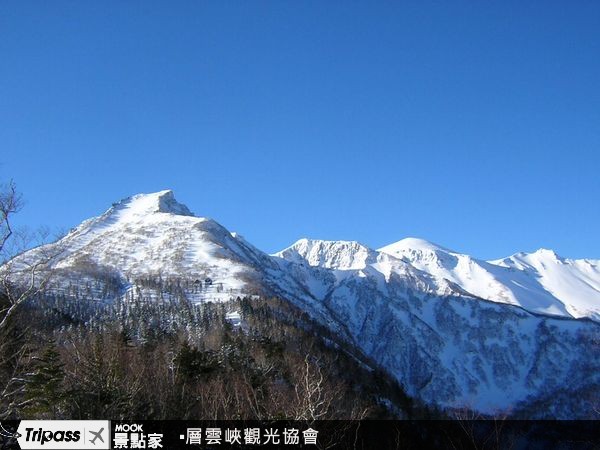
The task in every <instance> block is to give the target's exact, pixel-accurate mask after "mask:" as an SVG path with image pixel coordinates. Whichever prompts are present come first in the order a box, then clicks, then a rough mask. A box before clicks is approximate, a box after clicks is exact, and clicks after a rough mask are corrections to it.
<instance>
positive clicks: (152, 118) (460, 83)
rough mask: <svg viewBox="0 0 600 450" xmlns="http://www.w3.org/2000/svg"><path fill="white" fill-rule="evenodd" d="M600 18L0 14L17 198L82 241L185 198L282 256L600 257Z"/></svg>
mask: <svg viewBox="0 0 600 450" xmlns="http://www.w3.org/2000/svg"><path fill="white" fill-rule="evenodd" d="M599 55H600V3H599V2H597V1H580V2H553V1H544V2H541V1H540V2H519V1H514V2H512V1H503V2H467V1H464V2H460V1H457V2H423V1H418V2H417V1H415V2H339V1H335V2H334V1H331V2H329V1H327V2H322V1H318V2H317V1H314V2H311V1H306V2H304V1H303V2H292V1H283V2H282V1H277V2H275V1H274V2H257V1H237V2H191V1H190V2H152V1H128V2H121V1H113V2H79V1H70V2H58V1H56V2H23V1H4V2H1V3H0V179H2V180H7V179H9V178H12V179H14V180H15V182H16V183H17V184H18V186H19V188H20V190H21V191H22V193H23V195H24V197H25V200H26V207H25V208H24V210H23V211H22V212H21V213H20V214H19V216H18V217H17V218H16V222H17V225H19V226H27V227H30V228H35V227H37V226H40V225H46V226H50V227H53V228H65V227H66V228H68V227H71V226H74V225H76V224H78V223H79V222H80V221H82V220H83V219H85V218H88V217H90V216H93V215H98V214H100V213H102V212H103V211H104V210H105V209H107V208H108V207H109V206H110V204H111V203H112V202H113V201H116V200H118V199H120V198H123V197H126V196H129V195H132V194H135V193H139V192H152V191H157V190H162V189H165V188H170V189H174V190H175V194H176V196H177V198H178V200H180V201H181V202H182V203H185V204H187V205H188V206H189V207H190V209H192V210H193V211H194V212H195V213H196V214H198V215H201V216H208V217H212V218H214V219H216V220H217V221H219V222H221V223H222V224H223V225H225V226H226V227H228V228H229V229H230V230H233V231H239V232H240V233H241V234H243V235H244V236H245V237H246V238H247V239H248V240H250V241H251V242H253V243H254V244H255V245H257V246H258V247H259V248H261V249H263V250H265V251H269V252H272V251H276V250H279V249H281V248H283V247H285V246H287V245H289V244H291V243H292V242H294V241H295V240H296V239H298V238H301V237H305V236H308V237H314V238H322V239H353V240H358V241H361V242H363V243H365V244H367V245H370V246H372V247H375V248H376V247H379V246H382V245H385V244H388V243H391V242H394V241H396V240H399V239H401V238H403V237H407V236H417V237H422V238H425V239H429V240H431V241H434V242H437V243H440V244H442V245H444V246H446V247H450V248H453V249H455V250H457V251H461V252H465V253H470V254H473V255H475V256H478V257H482V258H498V257H501V256H506V255H509V254H511V253H514V252H516V251H520V250H524V251H531V250H535V249H537V248H539V247H547V248H553V249H555V250H556V251H557V252H558V253H559V254H561V255H564V256H568V257H593V258H600V238H599V233H598V231H599V224H600V201H599V200H600V176H599V175H598V172H599V168H600V81H599V80H600V56H599Z"/></svg>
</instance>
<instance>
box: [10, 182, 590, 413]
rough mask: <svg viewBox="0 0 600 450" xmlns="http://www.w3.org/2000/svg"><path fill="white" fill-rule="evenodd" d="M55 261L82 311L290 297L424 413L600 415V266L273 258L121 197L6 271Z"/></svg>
mask: <svg viewBox="0 0 600 450" xmlns="http://www.w3.org/2000/svg"><path fill="white" fill-rule="evenodd" d="M53 253H54V254H56V255H57V256H56V257H55V259H53V260H52V262H51V264H50V266H51V268H52V269H54V270H52V272H53V276H52V279H51V283H50V284H49V285H48V293H47V295H54V296H60V297H61V298H67V299H72V300H74V301H78V302H94V301H100V302H110V301H114V300H116V299H118V298H120V299H124V300H128V299H132V298H137V299H142V300H148V301H153V300H154V299H157V298H160V299H163V300H164V299H167V300H169V299H173V300H186V301H190V302H192V303H197V302H203V301H226V300H227V299H229V298H231V297H237V296H251V295H276V296H279V297H282V298H284V299H286V300H288V301H290V302H293V303H294V304H296V305H297V306H299V307H301V308H303V309H304V310H305V311H306V312H307V313H308V314H309V315H310V316H311V317H313V318H314V319H315V320H317V321H319V322H320V323H321V324H322V325H324V326H326V327H327V328H328V329H329V330H330V331H332V332H333V333H334V334H335V335H336V336H338V337H339V339H340V340H342V341H344V342H345V343H347V344H349V345H350V346H351V347H353V348H355V349H356V351H357V352H361V354H364V355H367V356H369V357H370V358H371V359H372V360H373V361H374V363H375V364H377V365H378V366H380V367H382V368H384V369H385V370H387V371H388V372H389V373H390V374H392V375H393V376H394V377H395V378H396V379H397V380H398V381H399V382H400V383H401V384H402V386H403V387H404V389H405V390H406V391H407V392H408V393H409V394H410V395H412V396H414V397H416V398H418V399H420V400H422V401H425V402H427V403H430V404H437V405H439V406H442V407H447V408H462V407H469V408H473V409H475V410H478V411H481V412H485V413H494V412H498V411H503V412H509V411H511V412H516V413H519V412H522V414H526V415H527V416H528V417H545V416H554V417H564V418H567V417H590V416H592V415H593V411H594V408H597V407H598V404H597V403H594V402H595V401H596V400H597V399H598V398H600V345H598V342H600V324H599V323H598V322H597V321H598V320H600V315H599V311H600V300H599V297H598V295H599V290H598V287H599V286H600V276H599V267H600V264H599V262H598V261H591V260H583V261H575V260H566V259H562V258H559V257H557V256H556V255H553V254H549V252H545V251H542V252H536V253H533V254H531V255H525V254H518V255H514V256H512V257H510V258H506V259H503V260H499V261H492V262H485V261H480V260H477V259H474V258H471V257H469V256H467V255H462V254H459V253H456V252H453V251H450V250H448V249H445V248H443V247H441V246H437V245H434V244H431V243H428V242H426V241H422V240H417V239H405V240H402V241H399V242H397V243H395V244H392V245H389V246H386V247H384V248H382V249H380V250H373V249H370V248H368V247H366V246H364V245H362V244H359V243H357V242H345V241H319V240H309V239H302V240H300V241H298V242H296V243H295V244H294V245H292V246H291V247H289V248H287V249H285V250H283V251H281V252H279V253H277V254H275V255H267V254H265V253H263V252H261V251H260V250H258V249H257V248H255V247H254V246H252V245H251V244H250V243H248V242H247V241H245V240H244V239H243V238H242V237H241V236H239V235H237V234H235V233H230V232H229V231H228V230H226V229H225V228H224V227H222V226H221V225H219V224H218V223H216V222H215V221H213V220H211V219H205V218H200V217H195V216H194V215H193V214H192V213H191V212H190V211H189V209H188V208H187V207H185V206H184V205H181V204H180V203H178V202H177V201H176V200H175V198H174V196H173V193H172V192H171V191H161V192H158V193H154V194H142V195H136V196H133V197H130V198H127V199H124V200H122V201H121V202H119V203H116V204H115V205H113V207H112V208H110V209H109V210H108V211H106V212H105V213H104V214H102V215H101V216H99V217H97V218H93V219H90V220H87V221H85V222H83V223H82V224H81V225H79V226H78V227H77V228H75V229H73V230H72V231H71V232H70V233H69V234H68V235H67V236H65V237H64V238H63V239H61V240H60V241H58V242H56V243H54V244H50V245H46V246H43V247H39V248H36V249H33V250H30V251H29V252H26V253H24V254H23V255H20V256H19V257H17V258H16V259H15V260H13V261H12V262H11V264H12V265H13V267H24V266H26V265H27V264H31V263H33V262H34V261H36V260H39V259H40V258H42V257H43V256H44V255H47V254H53ZM589 318H591V319H595V321H594V320H590V319H589ZM242 320H243V317H242ZM598 403H600V402H598ZM532 405H544V406H543V407H539V406H538V407H535V408H534V407H533V406H532ZM531 408H534V409H533V410H532V409H531ZM523 411H525V412H523Z"/></svg>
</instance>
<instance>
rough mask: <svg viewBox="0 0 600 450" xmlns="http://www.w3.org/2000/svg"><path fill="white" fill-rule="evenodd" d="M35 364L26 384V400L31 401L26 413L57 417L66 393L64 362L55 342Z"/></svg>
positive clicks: (35, 415)
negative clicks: (64, 386)
mask: <svg viewBox="0 0 600 450" xmlns="http://www.w3.org/2000/svg"><path fill="white" fill-rule="evenodd" d="M35 366H36V367H35V369H34V371H33V373H32V375H31V376H30V377H29V379H28V380H27V383H26V385H25V400H26V401H29V403H28V404H27V407H26V408H25V409H24V413H25V414H26V415H28V416H29V415H31V416H32V417H52V418H56V417H58V416H59V415H60V410H61V407H62V405H63V404H64V402H65V399H66V395H65V392H64V388H63V381H64V377H65V374H64V370H63V364H62V362H61V360H60V354H59V353H58V351H57V350H56V344H55V343H54V342H51V343H50V344H49V345H48V346H47V347H46V349H45V350H44V353H43V354H42V356H41V357H40V358H37V359H36V360H35Z"/></svg>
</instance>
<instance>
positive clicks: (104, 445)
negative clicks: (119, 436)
mask: <svg viewBox="0 0 600 450" xmlns="http://www.w3.org/2000/svg"><path fill="white" fill-rule="evenodd" d="M109 430H110V424H109V422H108V421H107V420H23V421H21V423H20V424H19V429H18V430H17V432H18V434H19V436H18V438H17V442H18V443H19V445H20V446H21V448H22V449H23V450H27V449H31V450H35V449H46V450H54V449H57V450H60V449H73V450H75V449H77V450H88V449H95V450H106V449H109V448H110V447H109V444H110V443H109V434H108V433H109Z"/></svg>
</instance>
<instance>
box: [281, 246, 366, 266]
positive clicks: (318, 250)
mask: <svg viewBox="0 0 600 450" xmlns="http://www.w3.org/2000/svg"><path fill="white" fill-rule="evenodd" d="M275 256H278V257H281V258H284V259H287V260H289V261H293V262H297V263H302V262H306V263H308V264H309V265H311V266H321V267H325V268H328V269H340V270H348V269H362V268H364V267H365V266H366V264H367V263H368V262H369V261H374V260H375V259H376V257H377V256H376V253H375V252H374V251H373V250H371V249H370V248H368V247H366V246H364V245H362V244H361V243H359V242H356V241H325V240H320V239H307V238H302V239H300V240H298V241H296V243H294V244H293V245H292V246H291V247H288V248H286V249H284V250H282V251H280V252H279V253H276V254H275Z"/></svg>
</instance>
